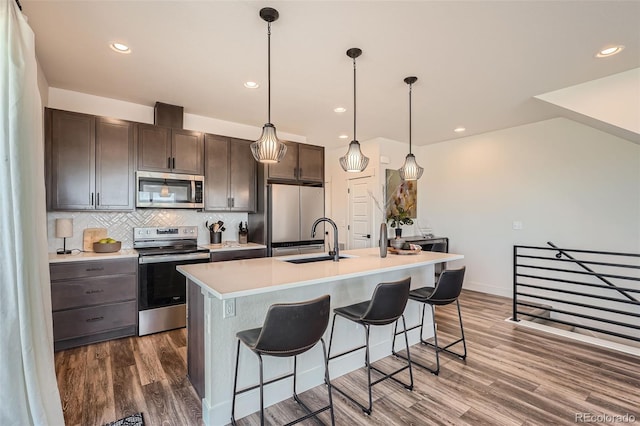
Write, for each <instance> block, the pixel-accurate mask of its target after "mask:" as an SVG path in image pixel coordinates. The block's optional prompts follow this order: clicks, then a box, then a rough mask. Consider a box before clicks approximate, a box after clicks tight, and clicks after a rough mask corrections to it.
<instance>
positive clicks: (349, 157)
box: [340, 141, 369, 173]
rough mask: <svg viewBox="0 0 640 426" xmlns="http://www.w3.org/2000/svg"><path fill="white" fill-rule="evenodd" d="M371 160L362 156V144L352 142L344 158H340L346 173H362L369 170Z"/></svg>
mask: <svg viewBox="0 0 640 426" xmlns="http://www.w3.org/2000/svg"><path fill="white" fill-rule="evenodd" d="M367 164H369V158H368V157H365V156H364V155H362V151H360V143H359V142H358V141H351V143H350V144H349V149H348V150H347V153H346V154H345V155H344V157H340V165H341V166H342V169H343V170H344V171H345V172H353V173H356V172H361V171H363V170H364V169H366V168H367Z"/></svg>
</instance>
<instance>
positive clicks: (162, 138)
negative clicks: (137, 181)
mask: <svg viewBox="0 0 640 426" xmlns="http://www.w3.org/2000/svg"><path fill="white" fill-rule="evenodd" d="M203 145H204V142H203V136H202V133H201V132H195V131H192V130H182V129H170V128H168V127H161V126H154V125H151V124H139V125H138V170H147V171H151V172H170V173H185V174H191V175H202V174H203V172H204V165H203V163H204V162H203Z"/></svg>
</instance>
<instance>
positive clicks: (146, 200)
mask: <svg viewBox="0 0 640 426" xmlns="http://www.w3.org/2000/svg"><path fill="white" fill-rule="evenodd" d="M203 186H204V176H195V175H183V174H175V173H158V172H144V171H138V172H136V191H137V196H136V207H147V208H158V209H202V208H204V202H203V199H202V190H203Z"/></svg>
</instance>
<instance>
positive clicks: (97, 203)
mask: <svg viewBox="0 0 640 426" xmlns="http://www.w3.org/2000/svg"><path fill="white" fill-rule="evenodd" d="M99 205H100V193H99V192H98V193H96V206H99Z"/></svg>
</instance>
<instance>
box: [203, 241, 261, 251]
mask: <svg viewBox="0 0 640 426" xmlns="http://www.w3.org/2000/svg"><path fill="white" fill-rule="evenodd" d="M202 247H206V248H208V249H209V251H210V252H214V251H234V250H257V249H266V248H267V246H265V245H264V244H257V243H247V244H238V243H229V242H225V243H223V244H205V245H203V246H202Z"/></svg>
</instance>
